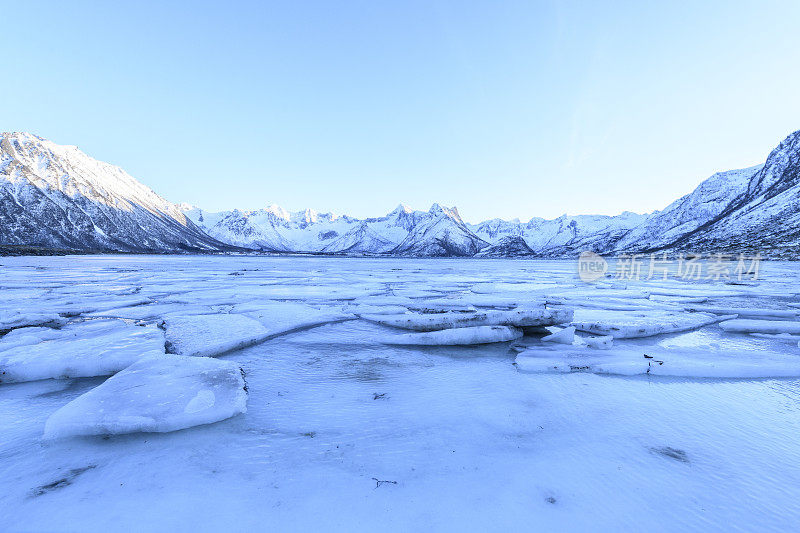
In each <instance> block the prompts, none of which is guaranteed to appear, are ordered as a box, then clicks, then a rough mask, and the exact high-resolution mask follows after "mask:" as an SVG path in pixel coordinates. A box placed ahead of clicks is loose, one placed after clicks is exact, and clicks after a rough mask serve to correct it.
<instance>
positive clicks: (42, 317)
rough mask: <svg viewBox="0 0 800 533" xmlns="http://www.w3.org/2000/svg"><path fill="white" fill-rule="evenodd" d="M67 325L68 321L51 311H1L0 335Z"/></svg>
mask: <svg viewBox="0 0 800 533" xmlns="http://www.w3.org/2000/svg"><path fill="white" fill-rule="evenodd" d="M66 323H67V321H66V319H64V318H62V317H61V316H59V314H58V313H56V312H51V311H23V310H19V309H5V310H0V333H3V332H5V331H10V330H12V329H15V328H23V327H27V326H50V327H58V326H62V325H64V324H66Z"/></svg>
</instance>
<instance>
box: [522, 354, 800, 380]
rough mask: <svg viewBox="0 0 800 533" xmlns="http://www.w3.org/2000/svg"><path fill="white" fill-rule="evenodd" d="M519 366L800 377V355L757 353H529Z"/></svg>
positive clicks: (536, 369)
mask: <svg viewBox="0 0 800 533" xmlns="http://www.w3.org/2000/svg"><path fill="white" fill-rule="evenodd" d="M515 363H516V365H517V368H518V369H520V370H524V371H528V372H592V373H595V374H618V375H626V376H631V375H639V374H649V375H655V376H676V377H697V378H731V379H733V378H741V379H748V378H770V377H795V376H800V356H793V355H788V354H780V353H771V352H765V351H760V350H759V351H756V350H717V349H713V348H710V347H709V348H706V349H697V348H692V349H686V348H663V347H660V346H648V347H616V348H612V349H609V350H606V351H604V352H595V351H590V350H586V349H581V348H565V349H563V350H562V351H561V352H558V351H555V350H550V351H547V350H541V349H529V350H526V351H524V352H521V353H519V354H518V355H517V358H516V360H515Z"/></svg>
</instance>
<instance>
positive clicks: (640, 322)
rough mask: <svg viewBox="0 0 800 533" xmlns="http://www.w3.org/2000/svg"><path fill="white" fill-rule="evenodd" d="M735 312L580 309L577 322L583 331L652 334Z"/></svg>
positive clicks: (694, 326) (626, 335)
mask: <svg viewBox="0 0 800 533" xmlns="http://www.w3.org/2000/svg"><path fill="white" fill-rule="evenodd" d="M734 317H735V315H733V316H725V315H721V316H717V315H710V314H706V313H672V312H668V311H660V310H653V311H647V312H642V311H605V310H599V309H576V310H575V319H574V321H573V323H572V324H573V325H574V326H575V327H576V328H577V329H578V330H579V331H585V332H587V333H593V334H595V335H612V336H613V337H614V338H615V339H631V338H636V337H649V336H652V335H660V334H662V333H677V332H681V331H688V330H692V329H697V328H700V327H702V326H706V325H708V324H713V323H715V322H719V321H721V320H727V319H730V318H734Z"/></svg>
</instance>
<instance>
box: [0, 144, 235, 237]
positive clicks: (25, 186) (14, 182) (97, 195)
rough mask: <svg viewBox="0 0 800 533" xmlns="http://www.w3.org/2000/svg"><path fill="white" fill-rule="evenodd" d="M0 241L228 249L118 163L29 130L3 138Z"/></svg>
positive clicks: (0, 173) (1, 150)
mask: <svg viewBox="0 0 800 533" xmlns="http://www.w3.org/2000/svg"><path fill="white" fill-rule="evenodd" d="M0 245H6V246H9V245H11V246H14V245H17V246H34V247H41V248H47V249H61V250H74V251H87V250H97V251H112V250H116V251H129V252H164V251H171V252H177V251H215V250H220V249H225V248H228V247H227V246H226V245H224V244H222V243H220V242H218V241H216V240H214V239H212V238H211V237H209V236H208V235H206V234H205V233H204V232H203V231H202V230H200V229H199V228H197V227H196V226H195V225H194V224H193V223H192V222H191V221H190V220H188V219H187V218H186V216H185V215H184V214H183V213H182V212H181V210H180V209H178V208H177V206H175V205H173V204H171V203H169V202H167V201H166V200H164V199H163V198H161V197H160V196H158V195H157V194H156V193H154V192H153V191H152V190H150V189H149V188H147V187H145V186H144V185H142V184H141V183H139V182H138V181H136V180H135V179H133V178H132V177H131V176H130V175H128V174H127V173H125V172H124V171H123V170H122V169H120V168H119V167H115V166H113V165H109V164H107V163H103V162H101V161H97V160H95V159H92V158H91V157H89V156H87V155H86V154H84V153H83V152H81V151H80V150H78V148H76V147H74V146H60V145H57V144H55V143H52V142H50V141H47V140H45V139H42V138H41V137H37V136H35V135H31V134H27V133H3V134H2V136H1V137H0Z"/></svg>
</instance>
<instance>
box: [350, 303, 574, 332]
mask: <svg viewBox="0 0 800 533" xmlns="http://www.w3.org/2000/svg"><path fill="white" fill-rule="evenodd" d="M362 318H365V319H367V320H370V321H371V322H377V323H378V324H383V325H385V326H392V327H396V328H402V329H410V330H414V331H436V330H440V329H451V328H464V327H469V326H516V327H529V326H553V325H557V324H564V323H567V322H569V321H571V320H572V310H571V309H546V308H527V307H518V308H516V309H512V310H511V311H479V312H476V313H436V314H429V315H420V314H414V313H407V314H404V315H364V316H363V317H362Z"/></svg>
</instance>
